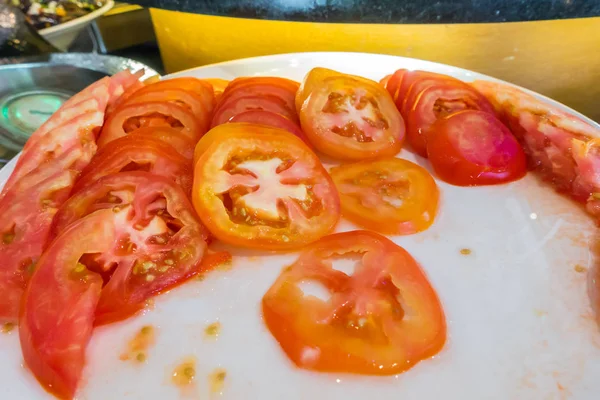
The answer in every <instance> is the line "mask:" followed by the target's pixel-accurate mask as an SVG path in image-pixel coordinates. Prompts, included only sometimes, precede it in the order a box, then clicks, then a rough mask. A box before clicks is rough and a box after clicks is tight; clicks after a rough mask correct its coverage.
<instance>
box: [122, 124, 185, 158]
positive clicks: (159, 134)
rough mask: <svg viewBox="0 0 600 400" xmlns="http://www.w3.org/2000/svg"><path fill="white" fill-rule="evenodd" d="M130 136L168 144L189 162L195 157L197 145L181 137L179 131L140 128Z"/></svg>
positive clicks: (164, 128) (160, 128)
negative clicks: (149, 138)
mask: <svg viewBox="0 0 600 400" xmlns="http://www.w3.org/2000/svg"><path fill="white" fill-rule="evenodd" d="M128 136H135V137H140V138H145V137H153V138H155V139H158V140H161V141H163V142H165V143H167V144H168V145H169V146H171V147H173V149H175V150H176V151H177V152H178V153H179V154H181V155H182V156H183V157H185V158H186V159H188V160H191V159H192V158H193V157H194V147H195V144H196V143H195V142H193V141H192V140H191V139H190V138H189V137H187V136H184V135H181V134H180V132H179V131H178V130H177V129H173V128H168V127H154V128H140V129H136V130H135V131H133V132H132V133H130V134H129V135H128Z"/></svg>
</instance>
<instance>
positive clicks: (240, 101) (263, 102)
mask: <svg viewBox="0 0 600 400" xmlns="http://www.w3.org/2000/svg"><path fill="white" fill-rule="evenodd" d="M250 110H262V111H269V112H273V113H276V114H281V115H283V116H284V117H286V118H289V119H291V120H295V119H296V113H295V112H294V110H293V109H289V108H288V107H287V106H286V104H285V103H284V102H283V101H282V100H281V99H280V98H279V97H276V96H269V95H261V96H245V97H238V96H235V97H231V98H229V99H226V100H224V101H223V103H222V104H221V105H220V106H219V107H218V108H217V110H215V113H214V115H213V119H212V122H211V127H215V126H217V125H221V124H224V123H226V122H228V121H229V120H231V118H233V117H235V116H236V115H238V114H241V113H243V112H246V111H250Z"/></svg>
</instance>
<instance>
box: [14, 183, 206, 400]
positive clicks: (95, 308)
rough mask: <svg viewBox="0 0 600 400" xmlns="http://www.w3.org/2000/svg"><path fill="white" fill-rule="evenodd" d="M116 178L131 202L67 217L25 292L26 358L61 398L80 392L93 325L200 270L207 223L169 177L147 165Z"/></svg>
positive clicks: (137, 306) (21, 326) (23, 328)
mask: <svg viewBox="0 0 600 400" xmlns="http://www.w3.org/2000/svg"><path fill="white" fill-rule="evenodd" d="M113 181H117V182H112V183H113V184H114V185H117V186H113V188H114V189H116V190H115V191H114V192H111V193H112V194H113V195H114V196H120V198H121V199H123V198H126V199H127V203H128V204H125V202H122V203H119V204H117V205H114V206H113V207H112V208H107V209H99V210H97V211H94V212H92V213H91V214H89V215H87V216H86V217H84V218H81V219H78V220H76V221H75V222H73V223H72V224H70V225H69V226H68V227H67V228H66V229H65V230H64V231H63V232H62V233H61V234H60V235H59V236H58V237H57V238H56V239H55V240H54V241H53V242H52V244H51V245H50V246H49V247H48V249H47V250H46V251H45V252H44V254H43V256H42V257H41V258H40V260H39V262H38V263H37V265H36V269H35V272H34V274H33V276H32V278H31V280H30V283H29V285H28V287H27V290H26V292H25V294H24V297H23V303H22V306H21V316H20V324H19V336H20V339H21V347H22V349H23V356H24V358H25V363H26V364H27V366H28V367H29V369H30V370H31V371H32V372H33V373H34V375H35V376H36V378H37V379H38V380H39V381H40V383H42V385H43V386H44V387H45V388H46V389H47V390H49V391H50V392H52V393H54V394H55V395H57V396H58V397H60V398H72V397H73V395H74V393H75V390H76V388H77V384H78V381H79V378H80V376H81V371H82V369H83V366H84V362H85V350H86V346H87V343H88V342H89V339H90V336H91V333H92V328H93V325H94V324H96V325H98V324H103V323H107V322H112V321H115V320H120V319H123V318H125V317H128V316H130V315H132V314H133V313H135V312H137V311H139V310H140V309H141V308H143V307H144V303H145V301H146V300H147V299H148V298H150V297H151V296H154V295H156V294H158V293H160V292H162V291H164V290H166V289H168V288H171V287H173V286H174V285H176V284H179V283H181V282H182V281H184V280H185V279H187V278H189V277H190V276H192V275H194V274H195V273H197V272H199V270H200V266H201V259H202V257H203V255H204V252H205V250H206V243H205V241H204V235H203V230H202V227H201V225H200V223H199V222H198V220H197V219H196V217H195V214H194V212H193V209H192V207H191V205H190V204H189V202H188V200H187V199H186V197H185V195H184V193H183V192H182V191H181V190H180V189H179V188H178V187H177V186H176V185H174V184H173V183H172V182H170V181H169V180H167V179H164V178H160V177H156V176H153V175H151V174H147V173H146V174H139V173H137V174H133V175H130V176H126V175H120V176H119V177H118V179H117V178H115V179H113ZM106 182H108V179H105V182H104V183H106ZM118 185H121V186H120V187H118ZM101 187H102V186H101V185H96V186H95V188H96V189H97V190H102V189H101ZM125 192H129V194H130V196H126V195H125ZM103 284H104V287H103Z"/></svg>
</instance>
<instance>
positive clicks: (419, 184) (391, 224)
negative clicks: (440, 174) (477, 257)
mask: <svg viewBox="0 0 600 400" xmlns="http://www.w3.org/2000/svg"><path fill="white" fill-rule="evenodd" d="M329 173H330V174H331V178H332V179H333V181H334V182H335V185H336V187H337V189H338V192H339V194H340V200H341V202H342V214H343V215H344V216H345V217H346V218H348V219H349V220H351V221H352V222H355V223H356V224H358V225H360V226H362V227H364V228H367V229H371V230H374V231H377V232H380V233H385V234H390V235H409V234H412V233H416V232H420V231H424V230H425V229H427V228H429V226H430V225H431V224H432V223H433V220H434V218H435V215H436V213H437V208H438V199H439V191H438V187H437V185H436V183H435V180H434V179H433V178H432V176H431V175H430V174H429V172H427V170H426V169H425V168H423V167H420V166H419V165H417V164H415V163H412V162H410V161H407V160H402V159H399V158H388V159H383V160H376V161H364V162H359V163H355V164H345V165H340V166H339V167H334V168H332V169H331V170H330V171H329Z"/></svg>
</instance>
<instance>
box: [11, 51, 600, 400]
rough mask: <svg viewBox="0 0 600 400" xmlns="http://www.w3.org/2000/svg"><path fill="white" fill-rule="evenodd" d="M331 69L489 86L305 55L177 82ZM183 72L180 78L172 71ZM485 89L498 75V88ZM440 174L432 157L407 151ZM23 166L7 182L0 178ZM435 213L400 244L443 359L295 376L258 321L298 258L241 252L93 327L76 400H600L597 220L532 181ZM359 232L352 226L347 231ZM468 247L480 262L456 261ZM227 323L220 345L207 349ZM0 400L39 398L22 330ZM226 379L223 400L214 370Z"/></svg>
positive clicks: (447, 189) (228, 67)
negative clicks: (442, 340)
mask: <svg viewBox="0 0 600 400" xmlns="http://www.w3.org/2000/svg"><path fill="white" fill-rule="evenodd" d="M315 66H324V67H329V68H332V69H336V70H340V71H343V72H348V73H355V74H359V75H362V76H365V77H369V78H373V79H379V78H381V77H383V76H384V75H385V74H388V73H390V72H392V71H394V70H395V69H397V68H401V67H403V68H410V69H426V70H431V71H436V72H442V73H446V74H450V75H454V76H456V77H458V78H461V79H464V80H473V79H475V78H485V77H484V76H482V75H479V74H476V73H473V72H469V71H465V70H461V69H457V68H453V67H450V66H444V65H440V64H435V63H430V62H424V61H419V60H413V59H406V58H399V57H392V56H381V55H370V54H349V53H335V54H334V53H310V54H309V53H305V54H290V55H278V56H269V57H261V58H256V59H248V60H239V61H234V62H227V63H222V64H218V65H213V66H206V67H202V68H198V69H194V70H189V71H185V72H181V73H179V74H177V75H176V76H195V77H219V78H225V79H228V78H233V77H236V76H242V75H275V76H284V77H288V78H292V79H297V80H300V79H301V78H302V77H303V75H304V74H305V73H306V72H307V71H308V70H309V69H310V68H312V67H315ZM174 76H175V75H174ZM490 79H491V78H490ZM399 156H400V157H402V158H407V159H409V160H412V161H416V162H417V163H419V164H421V165H423V166H425V167H426V168H428V169H430V167H429V164H428V162H427V160H425V159H422V158H419V157H416V156H414V155H413V154H412V153H410V152H408V151H406V150H403V151H402V153H401V154H400V155H399ZM13 165H14V162H12V163H11V164H9V165H8V166H7V167H5V168H4V169H2V170H1V171H0V184H1V183H3V182H5V180H6V179H7V177H8V175H9V174H10V171H11V170H12V167H13ZM438 184H439V187H440V190H441V205H440V211H439V215H438V217H437V220H436V221H435V223H434V224H433V226H432V227H431V228H430V229H428V230H427V231H425V232H422V233H419V234H416V235H412V236H405V237H394V238H393V239H394V241H395V242H396V243H398V244H400V245H402V246H404V247H405V248H406V249H407V250H408V251H409V252H411V253H412V254H413V255H414V257H415V258H416V259H417V260H418V261H419V262H420V263H421V264H422V266H423V268H424V269H425V271H426V272H427V275H428V276H429V279H430V280H431V282H432V284H433V286H434V287H435V288H436V290H437V292H438V294H439V296H440V298H441V301H442V303H443V306H444V309H445V312H446V316H447V322H448V342H447V344H446V346H445V348H444V349H443V350H442V351H441V352H440V353H439V354H438V355H436V356H435V357H433V359H429V360H425V361H422V362H421V363H419V364H418V365H417V366H416V367H414V368H413V369H411V370H409V371H407V372H405V373H403V374H400V375H397V376H391V377H368V376H352V375H346V374H319V373H313V372H308V371H304V370H300V369H297V368H295V367H294V366H293V365H292V364H291V363H290V362H289V361H288V359H287V358H286V356H285V355H284V354H283V352H282V351H281V349H280V348H279V346H278V344H277V342H276V341H275V340H274V339H273V337H272V336H271V335H270V333H269V332H268V330H267V329H266V328H265V326H264V324H263V323H262V321H261V316H260V300H261V297H262V295H263V293H264V292H265V291H266V290H267V289H268V288H269V286H270V285H271V283H272V282H273V281H274V279H275V278H276V276H277V275H278V273H279V271H280V270H281V268H282V267H284V266H285V265H286V264H289V263H290V262H291V261H292V260H293V259H294V258H295V256H294V255H293V254H290V255H275V254H269V255H264V253H261V252H252V251H248V250H243V251H242V250H239V249H237V250H236V249H232V253H233V255H234V262H233V266H232V269H231V270H228V271H216V272H214V273H210V274H208V275H207V276H206V279H205V280H203V281H199V280H192V281H191V282H189V283H187V284H185V285H183V286H181V287H179V288H177V289H175V290H173V291H172V292H170V293H167V294H165V295H162V296H160V297H158V298H156V302H155V306H154V308H153V309H151V310H148V311H147V312H145V313H144V314H143V315H140V316H137V317H134V318H131V319H129V320H128V321H126V322H123V323H119V324H115V325H111V326H107V327H102V328H100V329H97V330H96V331H95V332H94V336H93V338H92V341H91V343H90V346H89V349H88V366H87V367H86V369H85V372H84V379H83V382H82V384H81V390H80V393H79V396H78V398H80V399H86V400H95V399H98V400H106V399H121V398H123V399H177V398H183V399H213V398H222V399H286V400H296V399H298V400H300V399H366V398H377V399H403V400H409V399H418V400H429V399H431V400H434V399H435V400H437V399H468V400H470V399H473V400H487V399H490V400H491V399H494V400H495V399H497V400H507V399H520V400H527V399H532V400H533V399H535V400H538V399H566V398H572V399H596V398H597V396H598V393H600V379H598V377H599V376H600V332H599V331H598V328H597V326H596V324H595V322H594V321H593V317H592V311H591V308H590V305H589V300H588V296H587V292H586V286H587V281H586V279H587V277H586V273H581V272H577V271H576V269H575V266H576V265H579V266H583V267H586V268H588V267H590V266H591V265H592V262H593V257H592V253H591V251H590V247H591V240H592V239H593V235H594V234H595V232H596V229H595V226H594V224H593V222H592V221H591V219H590V218H588V217H587V216H586V215H585V214H584V213H583V211H582V210H581V209H580V208H579V207H577V206H576V205H575V204H573V203H572V202H571V201H569V200H567V199H565V198H563V197H561V196H559V195H557V194H556V193H554V191H553V190H552V189H551V188H549V187H547V186H546V185H545V184H542V183H540V182H539V181H538V180H537V179H536V178H535V177H534V176H532V175H528V176H526V177H525V178H524V179H522V180H520V181H518V182H515V183H511V184H508V185H503V186H496V187H479V188H459V187H453V186H450V185H447V184H445V183H443V182H438ZM350 229H353V226H352V225H350V224H349V223H347V222H342V223H341V224H340V225H339V227H338V230H339V231H344V230H350ZM463 248H468V249H470V250H471V251H472V253H471V254H470V255H468V256H466V255H462V254H461V252H460V250H461V249H463ZM215 321H219V322H220V323H221V326H222V328H221V334H220V335H219V337H218V338H217V339H210V338H207V337H206V336H205V334H204V330H205V328H206V327H207V325H209V324H211V323H213V322H215ZM147 324H152V325H154V326H155V327H157V341H156V344H155V345H154V346H153V347H152V348H151V349H150V350H149V352H148V360H147V362H146V363H145V364H144V365H134V364H133V363H131V362H123V361H120V360H119V355H120V354H121V353H122V352H123V351H124V350H125V347H126V345H127V342H128V340H129V339H130V338H132V337H133V335H134V334H135V332H136V331H137V330H139V329H140V327H142V326H143V325H147ZM0 354H1V355H2V357H0V391H1V392H0V393H1V395H0V398H2V399H6V400H12V399H44V398H49V396H48V395H47V394H45V393H44V391H43V390H42V389H41V388H40V387H39V386H38V385H37V384H36V382H35V380H34V379H33V377H32V376H30V374H29V373H28V372H27V370H26V369H25V368H23V366H22V363H23V361H22V357H21V354H20V348H19V342H18V334H17V332H15V331H14V332H12V333H10V334H4V335H2V334H0ZM188 357H195V359H196V360H197V375H196V381H195V385H194V387H193V388H191V389H190V390H188V391H185V392H181V391H180V390H179V389H178V388H177V387H175V386H173V385H172V384H171V383H170V375H171V373H172V371H173V368H174V366H175V365H177V364H178V363H179V362H181V361H182V360H185V359H186V358H188ZM216 368H223V369H224V370H226V372H227V377H226V380H225V383H224V386H223V388H222V391H220V393H213V392H211V385H210V382H209V378H208V377H209V375H210V374H211V373H212V372H213V371H214V370H215V369H216Z"/></svg>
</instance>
